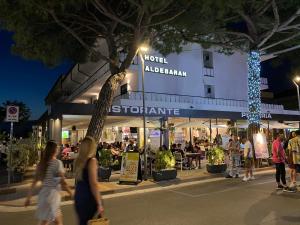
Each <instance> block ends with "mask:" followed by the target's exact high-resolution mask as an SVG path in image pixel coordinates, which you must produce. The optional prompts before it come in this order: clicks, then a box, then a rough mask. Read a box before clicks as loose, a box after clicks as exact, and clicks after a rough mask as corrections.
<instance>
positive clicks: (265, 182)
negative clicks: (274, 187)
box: [169, 180, 274, 198]
mask: <svg viewBox="0 0 300 225" xmlns="http://www.w3.org/2000/svg"><path fill="white" fill-rule="evenodd" d="M272 182H274V180H268V181H264V182H260V183H254V184H249V185H242V187H241V186H238V187H230V188H227V189H223V190H220V191H213V192H208V193H202V194H198V195H193V194H189V193H186V192H181V191H177V190H169V192H172V193H175V194H179V195H183V196H187V197H190V198H199V197H204V196H208V195H211V194H220V193H224V192H229V191H234V190H238V189H240V188H247V187H253V186H258V185H263V184H268V183H272ZM249 190H251V189H249Z"/></svg>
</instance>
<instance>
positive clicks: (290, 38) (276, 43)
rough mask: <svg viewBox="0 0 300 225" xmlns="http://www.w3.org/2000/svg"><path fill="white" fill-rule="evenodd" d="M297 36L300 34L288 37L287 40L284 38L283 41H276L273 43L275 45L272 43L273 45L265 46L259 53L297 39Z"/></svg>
mask: <svg viewBox="0 0 300 225" xmlns="http://www.w3.org/2000/svg"><path fill="white" fill-rule="evenodd" d="M298 36H300V32H299V33H296V34H294V35H292V36H290V37H288V38H285V39H283V40H280V41H277V42H275V43H273V44H270V45H268V46H266V47H264V48H261V51H265V50H267V49H269V48H273V47H275V46H277V45H279V44H282V43H284V42H287V41H290V40H292V39H294V38H296V37H298Z"/></svg>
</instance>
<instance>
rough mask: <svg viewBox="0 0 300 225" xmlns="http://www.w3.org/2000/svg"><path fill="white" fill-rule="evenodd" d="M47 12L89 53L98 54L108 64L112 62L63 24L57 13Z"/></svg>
mask: <svg viewBox="0 0 300 225" xmlns="http://www.w3.org/2000/svg"><path fill="white" fill-rule="evenodd" d="M47 12H48V13H49V14H50V15H51V16H52V18H53V19H54V20H55V22H56V23H57V24H58V25H59V26H61V27H62V28H64V29H65V30H66V31H67V32H68V33H69V34H71V35H72V36H73V37H74V38H75V39H76V40H77V41H78V42H79V43H80V44H81V45H82V47H84V48H85V49H86V50H87V51H88V52H91V53H96V54H97V55H98V56H99V57H100V58H101V59H102V60H104V61H106V62H111V60H110V59H109V58H107V57H106V56H104V55H102V54H101V53H100V52H96V51H95V50H94V49H93V48H91V47H90V46H89V45H88V44H87V43H85V42H84V41H83V40H82V38H80V37H79V36H78V35H77V34H76V32H74V31H73V30H72V29H71V28H70V27H68V26H66V25H65V24H64V23H63V22H61V21H60V20H59V19H58V17H57V16H56V14H55V12H54V11H52V10H47Z"/></svg>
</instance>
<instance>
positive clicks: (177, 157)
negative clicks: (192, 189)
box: [174, 152, 184, 171]
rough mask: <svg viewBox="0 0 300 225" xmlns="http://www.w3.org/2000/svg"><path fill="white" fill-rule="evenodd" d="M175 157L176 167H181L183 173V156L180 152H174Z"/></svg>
mask: <svg viewBox="0 0 300 225" xmlns="http://www.w3.org/2000/svg"><path fill="white" fill-rule="evenodd" d="M174 156H175V161H176V165H178V164H179V165H180V170H181V171H182V167H183V164H184V159H183V157H182V155H181V153H180V152H174Z"/></svg>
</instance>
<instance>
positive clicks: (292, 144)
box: [285, 130, 300, 192]
mask: <svg viewBox="0 0 300 225" xmlns="http://www.w3.org/2000/svg"><path fill="white" fill-rule="evenodd" d="M295 135H296V136H295V137H293V138H292V139H291V140H289V142H288V151H287V155H288V164H289V169H290V177H291V181H290V185H289V188H288V189H287V190H285V191H287V192H297V183H296V178H297V171H296V168H297V164H298V163H299V162H298V160H297V157H296V156H297V153H299V150H300V130H297V131H296V132H295Z"/></svg>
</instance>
